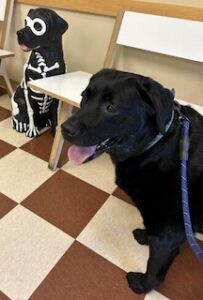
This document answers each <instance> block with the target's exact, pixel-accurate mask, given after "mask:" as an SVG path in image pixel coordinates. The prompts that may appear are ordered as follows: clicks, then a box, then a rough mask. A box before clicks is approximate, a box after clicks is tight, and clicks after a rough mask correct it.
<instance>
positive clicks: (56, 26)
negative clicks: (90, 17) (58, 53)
mask: <svg viewBox="0 0 203 300" xmlns="http://www.w3.org/2000/svg"><path fill="white" fill-rule="evenodd" d="M52 22H53V26H52V28H53V31H54V33H55V35H56V36H57V37H58V36H61V35H62V34H64V32H65V31H66V30H67V29H68V23H67V22H66V21H65V20H64V19H63V18H61V17H60V16H59V15H57V14H54V17H53V19H52ZM53 31H52V36H54V35H53Z"/></svg>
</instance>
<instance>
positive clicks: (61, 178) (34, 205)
mask: <svg viewBox="0 0 203 300" xmlns="http://www.w3.org/2000/svg"><path fill="white" fill-rule="evenodd" d="M107 197H108V194H107V193H105V192H103V191H101V190H99V189H97V188H95V187H93V186H91V185H89V184H87V183H85V182H83V181H81V180H79V179H77V178H76V177H73V176H71V175H70V174H67V173H66V172H64V171H62V170H59V171H58V172H57V173H56V174H54V175H53V176H52V177H51V178H50V179H49V180H47V181H46V182H45V183H44V184H43V185H41V186H40V187H39V188H38V189H37V190H36V191H35V192H33V193H32V194H31V195H30V196H29V197H27V198H26V199H25V200H24V201H23V202H22V203H21V204H22V205H24V206H25V207H27V208H28V209H30V210H32V211H33V212H35V213H36V214H38V215H40V216H41V217H42V218H44V219H46V220H47V221H49V222H50V223H52V224H54V225H55V226H57V227H58V228H60V229H62V230H64V231H65V232H67V233H68V234H70V235H71V236H72V237H77V235H78V234H79V233H80V232H81V230H82V229H83V228H84V227H85V226H86V224H87V223H88V222H89V221H90V219H91V218H92V217H93V216H94V214H95V213H96V212H97V210H98V209H99V208H100V207H101V205H102V204H103V203H104V202H105V201H106V199H107Z"/></svg>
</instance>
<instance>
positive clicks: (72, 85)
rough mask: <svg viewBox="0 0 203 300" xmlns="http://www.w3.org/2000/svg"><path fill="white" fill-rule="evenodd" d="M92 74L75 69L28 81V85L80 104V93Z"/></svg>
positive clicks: (68, 101) (77, 104)
mask: <svg viewBox="0 0 203 300" xmlns="http://www.w3.org/2000/svg"><path fill="white" fill-rule="evenodd" d="M91 76H92V74H91V73H87V72H83V71H76V72H70V73H65V74H61V75H57V76H52V77H47V78H43V79H37V80H33V81H29V82H28V86H29V87H31V88H32V89H36V90H38V91H41V92H43V93H47V94H48V95H49V96H52V97H54V98H57V99H59V100H62V101H64V102H66V103H69V104H72V105H73V106H77V107H79V106H80V102H81V98H82V97H81V93H82V91H83V90H84V89H85V88H86V86H87V85H88V83H89V80H90V78H91Z"/></svg>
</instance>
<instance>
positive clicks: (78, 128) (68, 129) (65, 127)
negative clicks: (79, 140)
mask: <svg viewBox="0 0 203 300" xmlns="http://www.w3.org/2000/svg"><path fill="white" fill-rule="evenodd" d="M61 127H62V132H63V134H64V135H65V136H67V137H75V136H78V135H81V134H82V133H83V132H84V131H85V129H86V125H85V124H83V123H75V122H69V121H66V122H65V123H63V124H62V125H61Z"/></svg>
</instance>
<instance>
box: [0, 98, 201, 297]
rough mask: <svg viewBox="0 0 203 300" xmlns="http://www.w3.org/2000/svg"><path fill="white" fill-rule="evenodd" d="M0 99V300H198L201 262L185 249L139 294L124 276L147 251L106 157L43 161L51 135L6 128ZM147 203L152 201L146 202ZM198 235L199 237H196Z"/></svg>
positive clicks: (5, 101) (140, 265)
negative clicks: (155, 284) (53, 165)
mask: <svg viewBox="0 0 203 300" xmlns="http://www.w3.org/2000/svg"><path fill="white" fill-rule="evenodd" d="M10 115H11V113H10V100H9V97H8V96H7V95H3V96H1V97H0V216H1V220H0V249H1V250H0V290H1V292H0V300H4V299H12V300H25V299H32V300H113V299H116V300H130V299H132V300H136V299H137V300H138V299H145V300H164V299H171V300H202V299H203V265H202V264H200V263H199V262H198V261H197V259H196V258H195V256H194V255H193V253H192V252H191V250H190V248H189V247H188V246H187V244H186V245H184V247H183V249H182V253H181V255H179V256H178V257H177V259H176V260H175V262H174V264H173V265H172V267H171V269H170V271H169V273H168V275H167V278H166V281H165V283H164V284H163V285H162V286H161V287H160V288H159V289H158V290H156V291H153V292H151V293H149V294H148V295H141V296H138V295H136V294H134V293H133V292H132V291H131V290H130V289H129V288H128V285H127V282H126V279H125V274H126V272H128V271H144V270H145V268H146V261H147V257H148V247H147V246H140V245H139V244H138V243H137V242H136V241H135V240H134V239H133V236H132V230H133V229H135V228H136V227H140V226H141V227H142V219H141V217H140V214H139V212H138V210H137V209H136V208H135V207H134V206H133V205H132V204H131V202H130V199H128V197H127V196H126V195H125V194H124V193H123V192H122V191H121V190H119V189H118V188H117V187H116V186H115V184H114V168H113V165H112V163H111V161H110V159H109V157H108V156H107V155H103V156H102V157H100V158H98V159H97V160H94V161H92V162H90V163H88V164H85V165H82V166H74V165H72V164H71V163H70V162H68V161H67V156H66V152H67V148H68V144H66V145H65V146H64V151H63V154H62V156H61V159H60V168H59V169H58V170H57V171H55V172H52V171H50V170H49V169H48V168H47V161H48V158H49V153H50V149H51V144H52V141H53V138H52V136H51V134H50V132H49V131H46V132H45V133H44V134H43V135H41V136H40V137H38V138H35V139H32V140H31V139H29V138H26V137H25V135H24V134H19V133H16V132H15V131H14V130H13V129H12V128H11V120H10ZM149 201H152V199H151V200H150V199H149ZM200 238H201V237H200Z"/></svg>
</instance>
